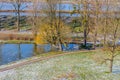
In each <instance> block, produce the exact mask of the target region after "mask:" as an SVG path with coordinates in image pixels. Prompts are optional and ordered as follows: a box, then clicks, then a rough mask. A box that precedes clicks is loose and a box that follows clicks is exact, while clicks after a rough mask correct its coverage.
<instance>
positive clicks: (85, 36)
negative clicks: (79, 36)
mask: <svg viewBox="0 0 120 80" xmlns="http://www.w3.org/2000/svg"><path fill="white" fill-rule="evenodd" d="M84 45H85V47H86V45H87V29H86V27H85V29H84Z"/></svg>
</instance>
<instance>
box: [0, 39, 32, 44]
mask: <svg viewBox="0 0 120 80" xmlns="http://www.w3.org/2000/svg"><path fill="white" fill-rule="evenodd" d="M0 43H1V44H34V41H29V40H0Z"/></svg>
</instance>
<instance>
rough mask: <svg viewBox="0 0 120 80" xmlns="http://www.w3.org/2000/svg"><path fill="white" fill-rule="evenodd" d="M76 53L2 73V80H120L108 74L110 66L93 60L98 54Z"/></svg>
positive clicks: (0, 73) (117, 62) (0, 75)
mask: <svg viewBox="0 0 120 80" xmlns="http://www.w3.org/2000/svg"><path fill="white" fill-rule="evenodd" d="M74 53H75V54H74ZM74 53H72V54H68V55H64V56H59V57H55V58H51V59H47V60H43V61H40V62H36V63H33V64H29V65H25V66H21V67H18V68H16V69H12V70H8V71H4V72H0V80H120V74H115V73H107V72H106V71H108V66H107V65H105V64H98V63H97V62H96V61H95V60H94V59H93V55H94V54H97V53H96V52H74ZM47 55H48V54H47ZM115 65H116V66H117V67H118V66H119V65H120V62H119V61H116V62H115ZM116 66H114V67H115V69H116V68H117V67H116ZM119 69H120V68H119Z"/></svg>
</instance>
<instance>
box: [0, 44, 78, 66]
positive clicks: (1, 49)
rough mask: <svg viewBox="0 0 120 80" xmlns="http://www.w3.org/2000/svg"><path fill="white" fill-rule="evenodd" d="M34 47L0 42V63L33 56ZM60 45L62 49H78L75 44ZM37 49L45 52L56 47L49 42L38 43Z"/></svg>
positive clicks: (32, 45)
mask: <svg viewBox="0 0 120 80" xmlns="http://www.w3.org/2000/svg"><path fill="white" fill-rule="evenodd" d="M34 47H35V45H34V44H0V65H3V64H7V63H10V62H13V61H17V60H20V59H25V58H29V57H32V56H35V52H34V51H35V50H34V49H35V48H34ZM62 47H63V50H64V51H73V50H79V45H77V44H68V45H62ZM37 50H38V51H39V52H40V53H46V52H49V51H51V50H57V48H54V49H53V48H52V47H51V45H50V44H44V45H38V46H37Z"/></svg>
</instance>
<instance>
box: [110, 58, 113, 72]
mask: <svg viewBox="0 0 120 80" xmlns="http://www.w3.org/2000/svg"><path fill="white" fill-rule="evenodd" d="M112 69H113V59H111V60H110V72H111V73H112Z"/></svg>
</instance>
